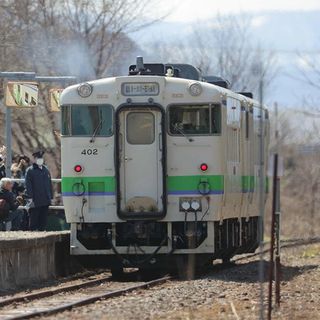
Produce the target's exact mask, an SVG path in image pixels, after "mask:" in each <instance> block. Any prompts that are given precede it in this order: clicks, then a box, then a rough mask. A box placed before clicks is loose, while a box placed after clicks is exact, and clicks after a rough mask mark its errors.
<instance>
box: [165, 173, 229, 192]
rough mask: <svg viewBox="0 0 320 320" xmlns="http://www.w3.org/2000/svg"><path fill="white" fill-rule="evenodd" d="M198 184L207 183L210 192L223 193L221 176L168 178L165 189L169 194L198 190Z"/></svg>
mask: <svg viewBox="0 0 320 320" xmlns="http://www.w3.org/2000/svg"><path fill="white" fill-rule="evenodd" d="M200 182H208V183H209V184H210V187H211V190H212V191H223V189H224V179H223V176H221V175H216V176H209V175H208V176H205V175H194V176H169V177H168V178H167V187H168V191H169V192H170V191H171V192H172V191H186V190H198V185H199V183H200Z"/></svg>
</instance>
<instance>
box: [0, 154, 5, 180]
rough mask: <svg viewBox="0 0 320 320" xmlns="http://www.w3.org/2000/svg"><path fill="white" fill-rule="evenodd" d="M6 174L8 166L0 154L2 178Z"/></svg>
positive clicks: (0, 177)
mask: <svg viewBox="0 0 320 320" xmlns="http://www.w3.org/2000/svg"><path fill="white" fill-rule="evenodd" d="M5 176H6V166H5V165H4V158H3V157H2V156H1V155H0V180H1V179H2V178H4V177H5Z"/></svg>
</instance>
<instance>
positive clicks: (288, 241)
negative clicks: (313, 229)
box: [232, 237, 320, 262]
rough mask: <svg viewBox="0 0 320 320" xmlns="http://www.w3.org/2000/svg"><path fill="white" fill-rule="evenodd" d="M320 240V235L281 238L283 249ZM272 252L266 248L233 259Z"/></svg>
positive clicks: (238, 259) (243, 258) (242, 258)
mask: <svg viewBox="0 0 320 320" xmlns="http://www.w3.org/2000/svg"><path fill="white" fill-rule="evenodd" d="M319 242H320V237H314V238H307V239H286V240H281V241H280V243H281V249H285V248H293V247H297V246H303V245H308V244H313V243H319ZM269 243H270V242H266V243H265V244H264V245H265V246H266V245H268V244H269ZM268 252H270V248H267V249H264V250H263V251H262V252H259V251H258V252H255V253H250V254H245V255H243V256H241V257H237V258H234V259H232V262H237V261H241V260H245V259H249V258H253V257H256V256H258V255H260V254H261V253H262V254H266V253H268Z"/></svg>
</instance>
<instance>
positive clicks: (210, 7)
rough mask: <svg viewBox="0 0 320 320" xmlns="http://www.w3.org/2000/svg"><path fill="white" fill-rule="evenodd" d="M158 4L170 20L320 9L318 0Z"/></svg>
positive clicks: (172, 0) (175, 1) (192, 0)
mask: <svg viewBox="0 0 320 320" xmlns="http://www.w3.org/2000/svg"><path fill="white" fill-rule="evenodd" d="M159 4H160V5H159V7H157V8H156V11H155V12H157V13H159V10H160V12H161V11H162V12H163V13H167V12H169V15H168V16H167V17H166V19H165V20H166V21H171V22H173V21H174V22H181V21H183V22H187V21H196V20H198V19H200V18H201V19H207V18H210V17H212V16H214V15H216V14H217V13H220V14H227V13H240V12H252V13H255V12H263V11H274V10H279V11H300V10H301V11H313V10H320V0H223V1H220V0H219V1H218V0H159Z"/></svg>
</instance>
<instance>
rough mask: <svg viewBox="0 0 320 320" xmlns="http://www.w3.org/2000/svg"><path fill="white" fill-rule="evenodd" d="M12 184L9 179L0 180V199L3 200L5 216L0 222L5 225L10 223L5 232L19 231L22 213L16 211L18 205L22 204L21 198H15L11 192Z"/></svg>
mask: <svg viewBox="0 0 320 320" xmlns="http://www.w3.org/2000/svg"><path fill="white" fill-rule="evenodd" d="M12 187H13V182H12V181H11V179H10V178H2V179H1V180H0V199H4V200H5V208H4V210H6V214H5V217H4V219H3V220H2V221H1V222H2V223H3V222H4V223H5V224H7V223H8V222H9V223H11V226H10V227H9V229H6V230H12V231H16V230H21V229H20V227H21V222H22V212H21V210H18V207H19V205H21V204H22V203H23V199H22V197H16V196H15V194H14V193H13V192H12Z"/></svg>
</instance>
